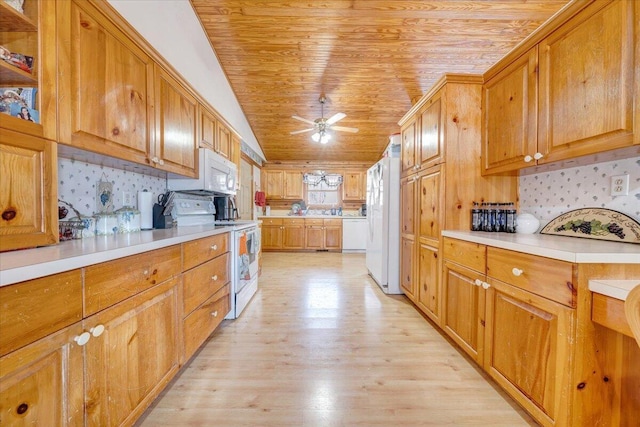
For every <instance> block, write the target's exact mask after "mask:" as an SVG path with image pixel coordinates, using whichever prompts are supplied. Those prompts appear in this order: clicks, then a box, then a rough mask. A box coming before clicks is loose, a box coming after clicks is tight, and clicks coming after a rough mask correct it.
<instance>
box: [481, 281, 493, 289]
mask: <svg viewBox="0 0 640 427" xmlns="http://www.w3.org/2000/svg"><path fill="white" fill-rule="evenodd" d="M490 287H491V285H490V284H488V283H487V282H482V289H489V288H490Z"/></svg>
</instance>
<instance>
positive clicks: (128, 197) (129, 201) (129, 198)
mask: <svg viewBox="0 0 640 427" xmlns="http://www.w3.org/2000/svg"><path fill="white" fill-rule="evenodd" d="M122 206H127V207H130V208H132V207H133V193H132V192H130V191H123V192H122Z"/></svg>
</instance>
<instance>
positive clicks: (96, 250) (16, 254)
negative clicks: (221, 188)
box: [0, 221, 257, 286]
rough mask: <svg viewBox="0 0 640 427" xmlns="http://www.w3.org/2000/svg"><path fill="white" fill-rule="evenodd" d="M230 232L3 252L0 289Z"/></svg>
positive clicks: (124, 237)
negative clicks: (0, 287)
mask: <svg viewBox="0 0 640 427" xmlns="http://www.w3.org/2000/svg"><path fill="white" fill-rule="evenodd" d="M255 223H256V224H257V222H255ZM242 226H246V222H244V221H243V223H242V225H240V227H242ZM234 229H235V227H234V226H233V225H229V226H220V225H217V226H212V225H209V226H193V227H179V228H170V229H165V230H149V231H140V232H138V233H130V234H116V235H112V236H97V237H91V238H87V239H79V240H68V241H65V242H60V243H59V244H57V245H52V246H45V247H41V248H35V249H24V250H18V251H12V252H3V253H0V286H5V285H10V284H13V283H18V282H22V281H24V280H31V279H36V278H38V277H44V276H48V275H50V274H56V273H61V272H63V271H69V270H73V269H75V268H81V267H86V266H88V265H92V264H97V263H101V262H106V261H111V260H113V259H117V258H123V257H126V256H130V255H135V254H139V253H142V252H147V251H151V250H154V249H160V248H164V247H167V246H171V245H176V244H179V243H183V242H188V241H190V240H195V239H200V238H202V237H209V236H213V235H215V234H220V233H226V232H230V231H233V230H234Z"/></svg>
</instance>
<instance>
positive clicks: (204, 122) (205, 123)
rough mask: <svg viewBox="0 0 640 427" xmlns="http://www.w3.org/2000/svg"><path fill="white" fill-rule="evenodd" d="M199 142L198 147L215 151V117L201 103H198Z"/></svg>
mask: <svg viewBox="0 0 640 427" xmlns="http://www.w3.org/2000/svg"><path fill="white" fill-rule="evenodd" d="M198 119H199V120H200V123H199V129H200V130H199V139H200V141H199V144H200V147H205V148H209V149H211V150H214V151H215V146H216V118H215V117H214V115H213V113H212V112H211V111H209V110H208V109H207V107H205V106H203V105H202V104H198Z"/></svg>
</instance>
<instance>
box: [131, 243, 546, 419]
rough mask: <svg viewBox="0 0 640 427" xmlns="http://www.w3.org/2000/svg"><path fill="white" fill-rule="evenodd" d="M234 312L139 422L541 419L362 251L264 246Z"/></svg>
mask: <svg viewBox="0 0 640 427" xmlns="http://www.w3.org/2000/svg"><path fill="white" fill-rule="evenodd" d="M263 257H264V258H263V260H264V261H263V274H262V276H261V277H260V290H259V291H258V293H257V294H256V295H255V296H254V298H253V300H252V301H251V303H250V305H249V306H248V307H247V309H246V310H245V311H244V313H243V314H242V316H241V317H240V318H239V319H237V320H235V321H227V320H225V321H224V322H223V324H222V326H221V327H220V328H219V329H218V330H217V331H216V332H215V333H214V334H213V336H212V337H211V338H210V340H209V341H208V342H207V343H205V345H204V346H203V347H202V349H201V351H200V352H199V353H197V354H196V355H195V356H194V358H193V359H192V360H191V361H190V364H188V365H187V367H186V368H185V369H184V370H183V371H182V373H181V374H180V375H179V376H178V377H177V378H176V379H175V380H174V381H173V383H172V384H171V385H170V387H168V388H167V390H166V391H165V392H164V393H163V395H162V396H161V397H160V398H159V399H158V400H157V401H156V402H155V405H154V406H153V407H152V408H150V409H149V410H148V411H147V412H146V414H145V416H144V417H143V418H142V419H141V420H140V422H139V423H138V424H139V425H140V426H145V427H146V426H252V427H255V426H318V427H320V426H321V427H330V426H444V425H448V426H463V425H473V426H509V427H515V426H534V425H536V424H535V423H534V422H533V421H531V419H530V418H529V417H528V416H527V415H526V414H524V413H523V412H522V411H521V410H520V409H519V408H518V407H517V406H516V405H515V403H513V402H512V401H511V400H510V399H509V398H508V397H505V395H504V394H503V393H501V392H500V391H498V390H497V388H496V387H494V386H493V385H492V384H490V383H489V382H488V380H487V379H486V377H485V376H484V375H483V374H482V373H481V372H480V371H479V370H478V369H477V368H476V367H475V366H474V365H473V364H472V363H471V362H470V361H468V360H467V359H466V358H465V357H463V356H462V355H461V353H460V352H458V351H457V350H456V349H455V348H454V347H452V345H451V344H450V343H449V342H448V341H447V340H446V339H445V338H444V337H443V336H442V335H441V334H440V333H439V332H438V331H437V330H436V329H435V328H434V327H433V326H432V325H431V324H430V323H429V322H427V321H426V320H425V319H424V318H423V317H422V316H421V315H420V314H419V313H418V312H417V311H416V309H415V308H414V307H413V306H412V305H411V303H409V301H408V300H407V299H406V298H405V297H404V296H387V295H385V294H383V293H382V292H381V291H380V289H379V288H378V287H377V285H376V284H375V283H374V282H373V280H371V278H369V277H368V275H367V273H366V268H365V261H364V255H362V254H333V253H312V254H306V253H303V254H299V253H295V254H294V253H291V254H288V253H265V254H264V255H263Z"/></svg>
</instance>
